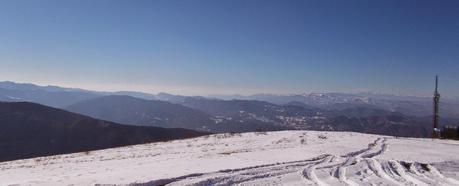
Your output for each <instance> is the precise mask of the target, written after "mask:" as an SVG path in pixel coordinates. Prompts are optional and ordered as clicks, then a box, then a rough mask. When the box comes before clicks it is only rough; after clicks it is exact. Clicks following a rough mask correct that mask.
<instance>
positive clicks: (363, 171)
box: [132, 137, 459, 186]
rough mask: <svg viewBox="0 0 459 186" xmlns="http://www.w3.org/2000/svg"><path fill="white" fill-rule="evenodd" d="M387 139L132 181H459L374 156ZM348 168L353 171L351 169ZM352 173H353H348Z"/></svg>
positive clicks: (323, 183) (382, 149) (430, 169)
mask: <svg viewBox="0 0 459 186" xmlns="http://www.w3.org/2000/svg"><path fill="white" fill-rule="evenodd" d="M388 139H389V138H388V137H381V138H378V139H376V140H375V141H373V142H372V143H370V144H368V147H367V148H365V149H362V150H358V151H354V152H350V153H347V154H346V155H343V156H340V157H337V156H334V155H329V154H324V155H321V156H318V157H316V158H312V159H306V160H300V161H290V162H282V163H274V164H265V165H259V166H252V167H246V168H240V169H226V170H220V171H216V172H211V173H198V174H190V175H185V176H181V177H176V178H170V179H161V180H154V181H151V182H147V183H140V184H132V185H142V186H145V185H148V186H150V185H235V184H238V185H239V184H240V185H244V184H247V185H250V184H253V183H257V184H260V183H261V184H260V185H264V184H266V183H267V184H275V183H277V184H279V183H282V177H283V176H288V177H289V178H292V175H293V177H294V179H295V181H297V182H298V183H302V184H305V185H320V186H328V185H350V186H353V185H359V184H365V183H368V182H367V181H370V182H371V181H375V182H378V183H379V184H381V183H383V184H388V185H421V186H422V185H459V181H458V180H455V179H452V178H447V177H445V176H444V175H443V174H441V173H440V172H439V171H438V170H437V169H435V168H434V167H433V166H431V165H429V164H427V165H425V166H426V168H423V169H422V170H421V169H418V167H420V165H422V164H420V163H416V162H413V163H406V162H400V161H396V160H389V161H386V160H377V159H376V158H375V157H377V156H379V155H381V154H383V153H384V152H386V151H387V149H388V144H387V140H388ZM351 168H352V169H351ZM348 169H349V171H351V172H348ZM352 171H354V172H352ZM355 171H359V172H360V174H359V173H358V174H357V175H360V177H363V178H361V179H360V180H356V179H357V175H355V174H353V173H355ZM349 174H350V175H351V177H347V176H348V175H349ZM365 179H367V180H365ZM368 179H369V180H368ZM262 180H265V182H263V181H262ZM273 180H274V181H273ZM257 181H259V182H257ZM267 181H270V182H267ZM359 181H360V182H359Z"/></svg>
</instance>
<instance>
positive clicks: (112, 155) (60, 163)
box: [0, 131, 459, 185]
mask: <svg viewBox="0 0 459 186" xmlns="http://www.w3.org/2000/svg"><path fill="white" fill-rule="evenodd" d="M72 184H73V185H97V184H101V185H105V184H108V185H111V184H116V185H230V184H240V185H459V141H451V140H432V139H415V138H395V137H389V136H379V135H369V134H360V133H352V132H318V131H282V132H268V133H265V132H257V133H243V134H237V133H236V134H217V135H210V136H204V137H199V138H193V139H186V140H176V141H170V142H160V143H151V144H144V145H135V146H128V147H121V148H114V149H107V150H99V151H91V152H85V153H74V154H66V155H58V156H49V157H41V158H34V159H26V160H17V161H10V162H3V163H0V185H72Z"/></svg>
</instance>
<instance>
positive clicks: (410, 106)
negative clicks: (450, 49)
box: [214, 93, 459, 119]
mask: <svg viewBox="0 0 459 186" xmlns="http://www.w3.org/2000/svg"><path fill="white" fill-rule="evenodd" d="M214 97H216V98H219V99H225V100H232V99H241V100H259V101H266V102H270V103H274V104H280V105H283V104H290V103H292V102H294V103H303V104H304V105H307V106H309V107H316V108H322V109H328V110H339V109H343V108H349V107H356V106H357V107H362V106H365V107H374V108H379V109H384V110H388V111H392V112H400V113H403V114H405V115H410V116H430V115H432V98H431V97H415V96H396V95H384V94H372V93H359V94H347V93H312V94H301V95H273V94H257V95H252V96H237V95H236V96H214ZM440 111H441V113H442V116H443V117H445V118H456V119H459V100H458V99H455V98H442V99H441V108H440Z"/></svg>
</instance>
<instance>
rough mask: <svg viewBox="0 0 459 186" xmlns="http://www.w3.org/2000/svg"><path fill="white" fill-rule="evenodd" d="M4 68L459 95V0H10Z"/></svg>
mask: <svg viewBox="0 0 459 186" xmlns="http://www.w3.org/2000/svg"><path fill="white" fill-rule="evenodd" d="M0 66H1V68H0V74H1V75H0V80H10V81H18V82H30V83H38V84H42V85H46V84H52V85H60V86H67V87H79V88H87V89H95V90H138V91H145V92H151V93H156V92H170V93H177V94H185V95H209V94H254V93H301V92H357V91H372V92H380V93H391V94H405V95H429V94H431V93H432V89H433V78H434V75H435V74H438V75H439V76H440V82H441V84H440V88H441V89H440V90H441V91H442V93H443V94H444V95H448V96H458V95H459V73H458V72H459V1H455V0H442V1H426V0H405V1H398V0H380V1H366V0H361V1H353V0H351V1H339V0H336V1H331V0H325V1H322V0H321V1H319V0H317V1H316V0H307V1H300V0H297V1H288V0H276V1H271V0H225V1H224V0H208V1H202V0H193V1H188V0H152V1H142V0H132V1H128V0H119V1H117V0H97V1H93V0H59V1H57V0H56V1H49V0H40V1H33V0H2V1H0Z"/></svg>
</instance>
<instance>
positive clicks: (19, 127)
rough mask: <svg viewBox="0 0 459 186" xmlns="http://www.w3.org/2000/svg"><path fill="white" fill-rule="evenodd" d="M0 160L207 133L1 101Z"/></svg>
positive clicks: (32, 104) (81, 150) (37, 105)
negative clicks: (143, 124) (104, 119)
mask: <svg viewBox="0 0 459 186" xmlns="http://www.w3.org/2000/svg"><path fill="white" fill-rule="evenodd" d="M0 128H1V130H0V149H1V150H0V161H8V160H14V159H23V158H31V157H37V156H46V155H55V154H64V153H73V152H83V151H89V150H95V149H103V148H111V147H119V146H125V145H133V144H141V143H148V142H156V141H168V140H173V139H182V138H189V137H196V136H201V135H205V134H207V133H203V132H196V131H192V130H186V129H164V128H158V127H141V126H128V125H120V124H117V123H113V122H108V121H103V120H98V119H93V118H90V117H87V116H83V115H79V114H74V113H70V112H67V111H63V110H59V109H55V108H51V107H47V106H43V105H39V104H35V103H26V102H17V103H6V102H0Z"/></svg>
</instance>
